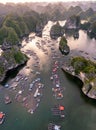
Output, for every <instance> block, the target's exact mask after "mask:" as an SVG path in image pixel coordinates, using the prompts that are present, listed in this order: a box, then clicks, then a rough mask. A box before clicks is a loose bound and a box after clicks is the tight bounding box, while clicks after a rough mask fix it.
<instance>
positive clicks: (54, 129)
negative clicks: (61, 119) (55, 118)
mask: <svg viewBox="0 0 96 130" xmlns="http://www.w3.org/2000/svg"><path fill="white" fill-rule="evenodd" d="M60 128H61V126H59V125H56V124H53V123H49V124H48V130H60Z"/></svg>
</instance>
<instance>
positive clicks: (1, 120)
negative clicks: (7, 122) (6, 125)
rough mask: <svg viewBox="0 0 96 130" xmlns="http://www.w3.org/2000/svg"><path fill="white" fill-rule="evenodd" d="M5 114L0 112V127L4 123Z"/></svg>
mask: <svg viewBox="0 0 96 130" xmlns="http://www.w3.org/2000/svg"><path fill="white" fill-rule="evenodd" d="M4 119H5V114H4V113H3V112H0V125H1V124H2V123H3V122H4Z"/></svg>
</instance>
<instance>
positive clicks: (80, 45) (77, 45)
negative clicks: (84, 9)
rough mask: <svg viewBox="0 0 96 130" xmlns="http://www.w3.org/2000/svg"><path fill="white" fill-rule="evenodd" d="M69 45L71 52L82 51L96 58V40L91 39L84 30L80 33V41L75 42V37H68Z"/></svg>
mask: <svg viewBox="0 0 96 130" xmlns="http://www.w3.org/2000/svg"><path fill="white" fill-rule="evenodd" d="M68 45H69V46H70V49H71V50H77V51H80V50H82V51H84V52H85V53H88V55H90V56H95V53H96V40H95V39H90V38H89V37H88V36H87V33H86V32H84V31H82V30H80V31H79V39H75V40H74V38H73V37H68Z"/></svg>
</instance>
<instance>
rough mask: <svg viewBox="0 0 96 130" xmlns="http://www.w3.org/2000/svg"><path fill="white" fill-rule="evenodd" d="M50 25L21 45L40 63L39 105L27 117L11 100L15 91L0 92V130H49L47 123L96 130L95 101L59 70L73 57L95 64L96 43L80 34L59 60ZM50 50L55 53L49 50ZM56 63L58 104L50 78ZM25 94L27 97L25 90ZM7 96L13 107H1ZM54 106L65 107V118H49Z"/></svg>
mask: <svg viewBox="0 0 96 130" xmlns="http://www.w3.org/2000/svg"><path fill="white" fill-rule="evenodd" d="M61 23H62V22H61ZM53 24H54V23H53V22H51V21H49V22H48V24H47V25H46V26H45V28H44V30H43V36H42V38H39V37H37V36H36V35H35V34H33V33H32V34H30V36H29V40H28V41H26V40H24V41H22V49H21V50H22V51H25V53H26V50H27V51H28V50H32V51H35V53H36V54H37V56H38V58H39V60H40V70H39V71H40V78H41V81H42V83H43V84H44V89H43V94H42V98H41V101H40V104H39V106H38V108H37V109H36V111H35V112H34V113H33V114H30V113H28V112H27V109H26V108H25V107H23V106H22V104H21V103H19V102H17V101H16V100H15V98H14V96H15V94H16V92H14V90H9V89H6V88H4V87H3V88H1V89H0V111H3V112H4V113H5V114H6V117H5V121H4V123H3V124H2V125H0V130H48V124H49V123H55V124H57V125H60V126H61V130H96V101H95V100H92V99H89V98H88V97H86V96H85V95H84V94H83V93H82V91H81V87H82V83H81V82H80V80H78V79H74V78H72V77H71V76H69V75H68V74H66V73H64V72H63V71H62V70H61V66H62V64H64V62H65V61H66V60H68V59H70V58H71V57H72V56H77V55H81V56H85V57H86V58H89V59H91V60H93V61H94V62H95V60H94V58H96V41H95V40H94V39H90V38H89V37H88V36H87V34H86V32H84V31H82V30H80V31H79V38H78V39H74V38H73V36H69V37H67V39H68V45H69V46H70V49H71V51H70V54H69V55H67V56H62V54H61V53H60V51H59V49H58V44H59V40H60V38H58V39H57V40H51V39H50V28H51V26H52V25H53ZM36 42H39V43H40V44H39V45H40V46H41V48H38V46H36ZM42 44H43V45H42ZM44 44H45V45H44ZM42 46H43V47H44V48H45V49H47V51H46V52H47V53H48V54H45V52H44V50H42ZM48 46H49V47H48ZM52 46H53V48H55V50H52V49H51V48H52ZM44 48H43V49H44ZM54 55H56V56H54ZM55 61H58V63H59V69H58V76H59V80H60V85H61V86H62V88H63V96H64V97H63V98H62V99H61V100H57V99H56V98H55V97H54V96H53V93H52V87H53V83H52V81H51V80H50V77H51V75H52V68H53V64H54V62H55ZM32 64H33V61H31V60H30V62H28V63H27V65H28V66H32ZM32 67H33V66H32ZM32 69H34V68H32ZM21 71H22V70H21ZM23 74H24V75H28V74H30V73H29V71H28V70H27V71H26V69H24V70H23ZM30 77H31V78H32V79H34V76H33V74H30ZM12 80H13V79H11V78H10V76H9V79H8V81H7V82H8V83H10V82H12ZM26 82H27V81H26ZM28 84H30V83H27V85H28ZM27 85H26V88H27ZM25 92H26V93H27V90H25ZM6 93H8V94H9V95H10V96H11V98H12V103H11V104H9V105H6V104H5V103H4V95H5V94H6ZM56 104H61V105H63V106H64V107H65V110H64V111H65V117H64V118H60V117H56V116H53V115H52V112H51V108H52V107H53V106H54V105H56Z"/></svg>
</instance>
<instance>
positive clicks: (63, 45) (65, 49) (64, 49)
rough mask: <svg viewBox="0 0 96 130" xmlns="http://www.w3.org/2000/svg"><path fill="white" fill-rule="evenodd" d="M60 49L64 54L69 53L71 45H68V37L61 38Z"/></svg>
mask: <svg viewBox="0 0 96 130" xmlns="http://www.w3.org/2000/svg"><path fill="white" fill-rule="evenodd" d="M59 50H60V51H61V53H62V54H64V55H68V54H69V52H70V48H69V46H68V45H67V40H66V38H65V37H64V36H63V37H62V38H61V40H60V43H59Z"/></svg>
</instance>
